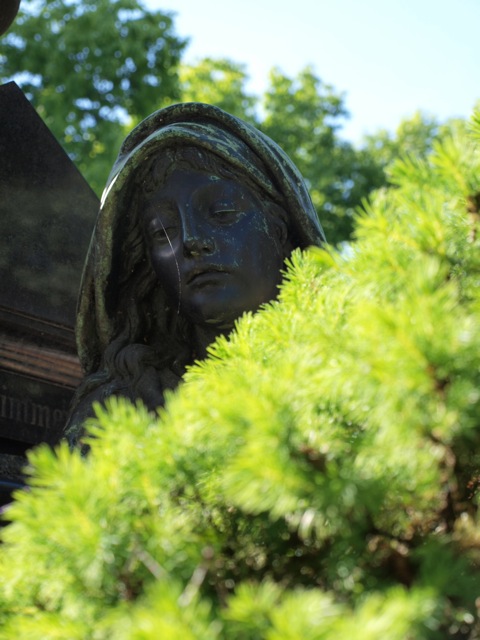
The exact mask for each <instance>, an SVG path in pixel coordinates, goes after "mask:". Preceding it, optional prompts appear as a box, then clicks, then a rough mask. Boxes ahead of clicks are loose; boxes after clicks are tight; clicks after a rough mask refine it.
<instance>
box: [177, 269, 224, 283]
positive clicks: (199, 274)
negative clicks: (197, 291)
mask: <svg viewBox="0 0 480 640" xmlns="http://www.w3.org/2000/svg"><path fill="white" fill-rule="evenodd" d="M226 275H228V271H226V270H225V269H222V268H221V267H216V266H213V265H206V266H201V267H196V268H195V269H193V270H192V271H190V273H188V275H187V285H196V286H200V285H204V284H209V283H210V282H211V283H212V284H214V283H216V282H218V280H219V279H222V278H223V277H224V276H226Z"/></svg>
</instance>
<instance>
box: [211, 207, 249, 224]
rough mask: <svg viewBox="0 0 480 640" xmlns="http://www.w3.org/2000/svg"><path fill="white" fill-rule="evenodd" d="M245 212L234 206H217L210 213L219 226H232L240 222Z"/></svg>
mask: <svg viewBox="0 0 480 640" xmlns="http://www.w3.org/2000/svg"><path fill="white" fill-rule="evenodd" d="M244 213H245V211H244V210H243V208H240V207H234V206H221V205H220V206H215V207H212V209H211V211H210V216H211V217H212V218H213V219H214V220H215V222H217V223H219V224H230V223H233V222H235V221H236V220H238V219H239V218H240V217H241V216H242V215H243V214H244Z"/></svg>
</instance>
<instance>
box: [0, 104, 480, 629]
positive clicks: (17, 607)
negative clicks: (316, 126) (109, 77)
mask: <svg viewBox="0 0 480 640" xmlns="http://www.w3.org/2000/svg"><path fill="white" fill-rule="evenodd" d="M479 139H480V116H478V117H477V118H476V119H474V120H473V124H472V131H471V132H470V133H469V134H468V135H467V134H466V133H465V134H463V133H461V132H458V131H457V132H456V133H455V135H452V136H451V137H450V138H448V139H445V140H444V141H443V143H442V144H441V145H437V146H436V148H435V150H434V152H433V154H432V155H431V156H430V157H429V158H428V159H427V160H418V159H415V158H405V159H403V160H401V161H398V162H397V163H396V164H395V165H394V167H393V168H392V170H391V181H392V183H393V184H394V185H395V186H394V188H391V189H389V190H386V191H381V192H378V193H377V194H376V195H375V197H374V198H373V200H372V201H371V202H370V203H369V204H366V205H365V210H364V212H363V213H361V214H360V215H359V219H358V221H357V231H356V236H357V239H356V241H355V243H354V244H353V245H352V247H351V252H350V253H349V254H348V255H345V254H343V255H342V254H339V253H335V252H327V251H321V250H311V251H309V252H307V253H303V254H302V253H295V254H294V255H293V256H292V259H291V261H290V264H289V267H288V270H287V273H286V276H285V281H284V285H283V287H282V290H281V293H280V296H279V299H278V300H277V301H275V302H272V303H270V304H268V305H266V306H265V308H264V309H263V310H262V311H261V312H259V313H257V314H255V315H251V314H247V315H245V316H244V317H243V318H241V319H240V320H239V321H238V323H237V326H236V330H235V331H234V332H233V334H232V335H231V336H230V337H229V338H228V339H227V338H222V339H219V340H218V341H217V342H216V343H215V344H214V345H213V346H212V347H211V349H210V357H209V358H208V359H207V360H206V361H204V362H201V363H197V364H196V365H195V366H193V367H192V368H191V369H190V370H189V372H188V373H187V376H186V379H185V382H184V384H183V385H182V387H181V388H180V389H179V391H178V392H176V393H173V394H171V395H170V396H169V397H168V400H167V404H166V407H165V408H164V409H162V410H160V413H159V416H158V417H154V416H152V415H151V414H149V413H147V411H146V410H145V409H144V408H142V407H141V406H138V407H133V406H132V405H129V404H128V403H126V402H123V401H120V400H111V401H110V403H109V405H108V410H104V409H101V408H98V417H97V419H96V420H94V421H92V422H91V424H90V427H89V429H90V434H91V437H90V440H89V443H90V446H91V451H90V454H89V455H88V456H87V457H82V456H81V455H80V454H79V453H78V452H70V451H69V450H68V448H67V446H66V445H65V444H62V445H60V446H59V447H58V448H57V449H56V450H55V451H51V450H50V449H48V448H47V447H40V448H38V449H36V450H35V451H34V452H32V453H31V455H30V474H31V478H30V489H29V490H28V491H21V492H18V493H17V495H16V500H15V502H14V504H13V505H12V506H11V507H10V508H9V510H8V513H7V517H8V519H9V520H10V521H11V523H10V524H9V525H8V526H6V527H5V528H4V529H3V531H2V537H3V544H2V546H1V548H0V575H1V576H2V578H1V581H0V637H1V638H8V639H15V640H24V639H25V640H27V639H28V640H35V639H37V638H38V639H41V640H48V639H54V638H55V639H57V638H62V639H63V638H68V639H71V640H74V639H85V638H89V639H93V640H103V639H106V638H113V639H115V640H123V639H127V638H128V639H135V640H137V639H138V640H140V639H142V640H147V639H151V640H154V639H155V640H157V639H158V638H169V639H170V638H171V639H176V638H178V639H180V638H181V639H182V640H185V639H190V638H198V639H200V638H201V639H210V638H212V639H230V638H233V639H238V640H250V639H251V640H254V639H258V638H265V639H266V640H294V639H302V640H320V639H328V640H330V639H335V640H338V639H339V638H341V639H343V638H345V639H347V638H348V639H352V638H353V639H358V640H377V639H378V640H380V639H381V640H397V639H398V640H406V639H420V638H429V639H430V638H432V639H437V638H438V639H444V638H457V639H460V638H462V639H463V638H469V639H470V640H473V639H475V638H480V623H479V619H478V609H479V607H480V524H479V516H478V502H479V484H480V447H479V445H480V411H479V409H480V331H479V324H480V294H479V290H480V224H479V220H480V216H479V210H480V155H479V151H478V146H477V144H478V142H479Z"/></svg>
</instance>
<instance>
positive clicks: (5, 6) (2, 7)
mask: <svg viewBox="0 0 480 640" xmlns="http://www.w3.org/2000/svg"><path fill="white" fill-rule="evenodd" d="M19 7H20V0H2V1H1V2H0V36H1V35H3V34H4V33H5V32H6V31H7V30H8V28H9V27H10V25H11V24H12V22H13V21H14V20H15V16H16V15H17V13H18V9H19Z"/></svg>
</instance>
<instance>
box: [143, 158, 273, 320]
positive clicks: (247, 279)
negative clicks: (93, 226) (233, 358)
mask: <svg viewBox="0 0 480 640" xmlns="http://www.w3.org/2000/svg"><path fill="white" fill-rule="evenodd" d="M268 206H269V205H268V204H267V203H266V202H262V201H261V200H260V198H259V196H258V195H257V194H256V193H255V192H254V191H253V190H252V189H251V188H250V187H248V186H246V185H245V184H244V183H243V184H242V182H241V180H239V181H237V180H235V179H227V178H221V177H218V176H215V175H211V173H210V172H207V171H205V172H203V171H197V170H193V169H175V170H174V171H173V172H172V173H171V175H170V176H169V177H168V179H167V180H166V182H165V183H164V184H163V185H162V186H160V187H159V188H158V189H156V190H154V191H153V192H151V193H149V194H148V195H147V196H146V197H145V199H144V201H143V206H142V210H141V221H142V224H143V230H144V235H145V238H146V242H147V247H148V251H149V254H150V259H151V264H152V267H153V270H154V271H155V274H156V275H157V278H158V279H159V281H160V282H161V283H162V285H163V287H164V288H165V290H166V292H167V296H168V297H169V299H170V303H171V304H172V306H176V307H177V308H178V309H179V312H180V313H181V314H182V315H183V316H184V317H186V318H187V319H188V320H190V321H191V322H192V323H193V324H195V325H203V326H212V327H217V328H218V329H229V328H231V327H232V326H233V323H234V321H235V320H236V318H238V317H239V316H240V315H241V314H242V313H243V312H245V311H255V310H256V309H258V307H259V306H260V305H261V304H262V303H264V302H267V301H269V300H272V299H273V298H275V296H276V294H277V287H278V284H279V282H280V279H281V276H280V270H281V268H282V265H283V260H284V258H285V249H284V246H283V241H282V240H281V236H282V231H281V224H280V223H277V222H276V221H275V219H274V218H273V216H272V215H271V214H269V213H268V212H267V207H268Z"/></svg>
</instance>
